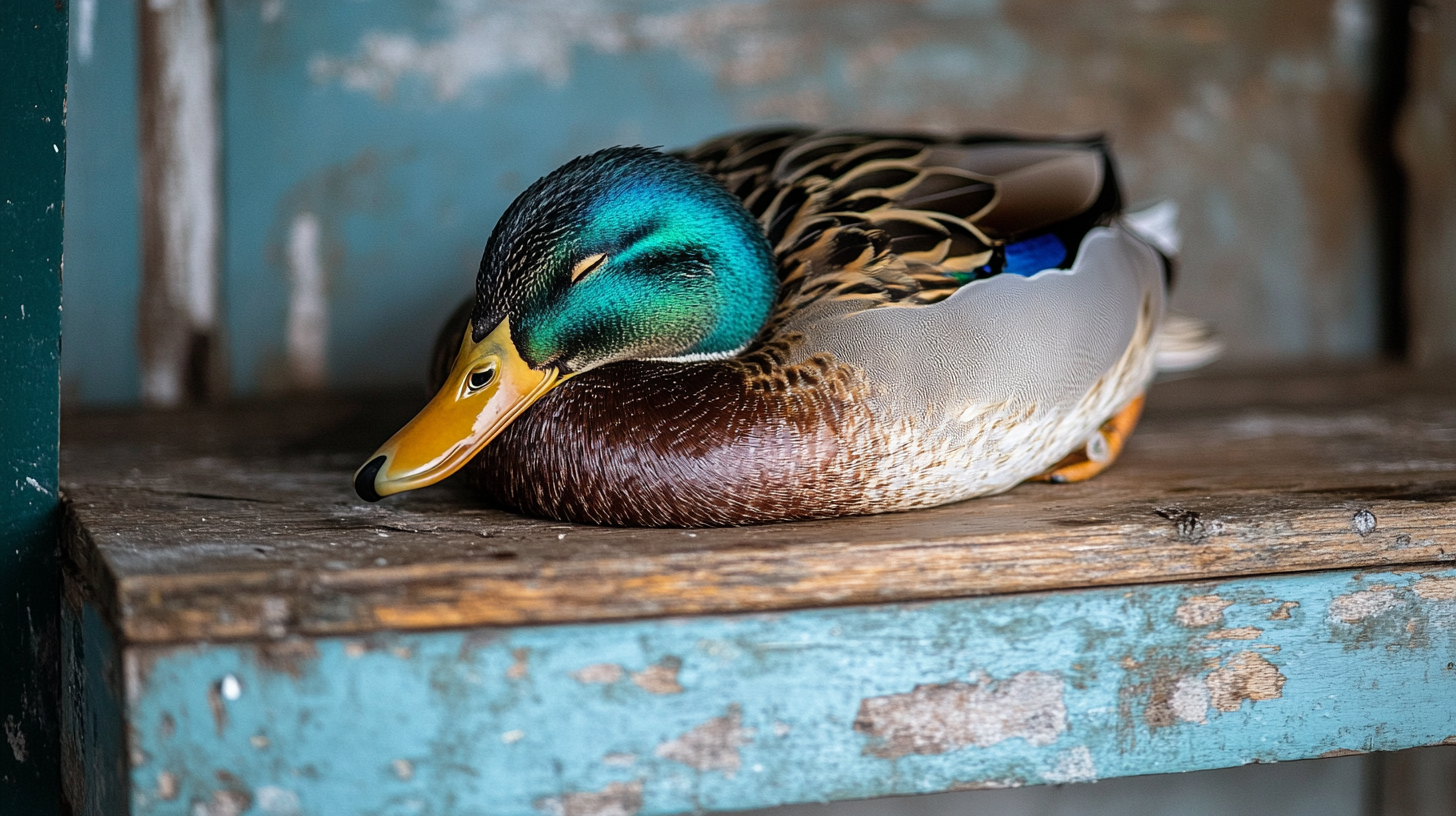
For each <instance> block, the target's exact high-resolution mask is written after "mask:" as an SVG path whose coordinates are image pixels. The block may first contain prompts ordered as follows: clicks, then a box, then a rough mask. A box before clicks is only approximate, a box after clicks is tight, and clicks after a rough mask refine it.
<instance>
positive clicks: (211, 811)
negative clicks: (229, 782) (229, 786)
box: [189, 790, 253, 816]
mask: <svg viewBox="0 0 1456 816" xmlns="http://www.w3.org/2000/svg"><path fill="white" fill-rule="evenodd" d="M252 806H253V797H251V796H249V795H248V794H247V793H245V792H243V791H238V790H215V791H213V792H212V798H211V799H193V800H192V809H191V811H189V812H190V813H191V814H192V816H242V814H243V813H244V812H246V811H247V810H248V809H249V808H251V807H252Z"/></svg>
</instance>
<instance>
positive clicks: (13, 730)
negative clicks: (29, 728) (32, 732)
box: [5, 714, 30, 762]
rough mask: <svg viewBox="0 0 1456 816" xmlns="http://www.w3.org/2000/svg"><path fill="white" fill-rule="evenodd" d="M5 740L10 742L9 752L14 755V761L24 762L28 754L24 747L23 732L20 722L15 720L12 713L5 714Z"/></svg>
mask: <svg viewBox="0 0 1456 816" xmlns="http://www.w3.org/2000/svg"><path fill="white" fill-rule="evenodd" d="M5 741H6V742H8V743H10V753H11V754H12V755H14V756H15V761H16V762H24V761H25V760H26V759H27V758H29V756H30V752H29V751H28V750H26V748H25V732H24V731H21V730H20V723H18V722H16V721H15V716H14V715H13V714H7V715H6V716H5Z"/></svg>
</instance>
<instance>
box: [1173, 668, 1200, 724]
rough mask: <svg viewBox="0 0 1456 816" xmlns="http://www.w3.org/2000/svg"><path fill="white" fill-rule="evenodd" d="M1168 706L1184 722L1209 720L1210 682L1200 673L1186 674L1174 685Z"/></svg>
mask: <svg viewBox="0 0 1456 816" xmlns="http://www.w3.org/2000/svg"><path fill="white" fill-rule="evenodd" d="M1168 702H1169V705H1168V707H1169V708H1170V709H1171V710H1172V712H1173V714H1174V715H1175V716H1176V717H1177V718H1178V719H1180V720H1182V721H1183V722H1188V723H1205V722H1208V705H1209V702H1210V694H1209V690H1208V684H1207V683H1205V682H1204V681H1203V678H1201V677H1199V676H1198V675H1185V676H1183V677H1180V678H1178V682H1177V683H1175V684H1174V685H1173V694H1172V696H1171V697H1170V698H1169V701H1168Z"/></svg>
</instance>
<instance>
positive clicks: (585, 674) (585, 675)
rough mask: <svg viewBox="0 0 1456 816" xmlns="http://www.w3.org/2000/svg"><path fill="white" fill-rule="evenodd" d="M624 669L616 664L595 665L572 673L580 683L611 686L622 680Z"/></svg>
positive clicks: (573, 677)
mask: <svg viewBox="0 0 1456 816" xmlns="http://www.w3.org/2000/svg"><path fill="white" fill-rule="evenodd" d="M622 673H623V672H622V667H621V666H618V665H617V664H616V663H593V664H591V665H590V666H583V667H582V668H580V669H577V670H576V671H574V672H572V673H571V677H572V679H574V680H576V682H578V683H586V684H590V683H601V684H603V685H609V684H611V683H615V682H617V681H618V680H621V679H622Z"/></svg>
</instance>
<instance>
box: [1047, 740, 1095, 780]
mask: <svg viewBox="0 0 1456 816" xmlns="http://www.w3.org/2000/svg"><path fill="white" fill-rule="evenodd" d="M1041 777H1042V779H1043V780H1045V781H1046V782H1048V783H1050V784H1053V785H1061V784H1064V783H1067V782H1096V781H1097V763H1096V762H1094V761H1093V760H1092V752H1091V751H1089V750H1087V746H1085V745H1078V746H1077V747H1075V748H1072V749H1071V750H1069V751H1066V752H1064V753H1062V754H1060V755H1059V756H1058V757H1057V764H1056V766H1055V767H1053V768H1052V769H1051V770H1050V771H1046V772H1044V773H1043V774H1042V775H1041Z"/></svg>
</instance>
